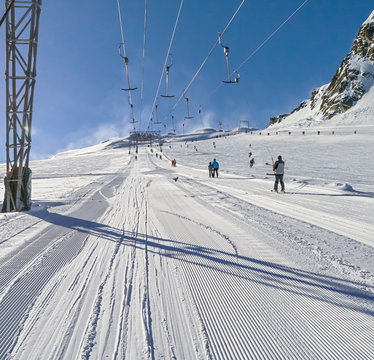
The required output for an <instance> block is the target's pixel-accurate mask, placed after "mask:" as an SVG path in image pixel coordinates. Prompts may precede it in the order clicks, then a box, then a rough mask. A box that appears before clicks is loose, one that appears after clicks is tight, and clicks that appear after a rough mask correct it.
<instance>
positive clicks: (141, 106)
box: [139, 0, 148, 127]
mask: <svg viewBox="0 0 374 360" xmlns="http://www.w3.org/2000/svg"><path fill="white" fill-rule="evenodd" d="M147 8H148V0H145V3H144V31H143V34H144V35H143V59H142V81H141V86H140V121H139V127H140V126H141V121H142V112H143V92H144V63H145V45H146V33H147V32H146V31H147Z"/></svg>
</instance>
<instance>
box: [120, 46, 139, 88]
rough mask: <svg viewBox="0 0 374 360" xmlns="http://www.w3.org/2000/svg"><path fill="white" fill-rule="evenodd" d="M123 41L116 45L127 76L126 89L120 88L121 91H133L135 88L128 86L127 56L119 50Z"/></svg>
mask: <svg viewBox="0 0 374 360" xmlns="http://www.w3.org/2000/svg"><path fill="white" fill-rule="evenodd" d="M122 45H123V43H121V44H119V47H118V52H119V56H120V57H121V58H122V59H123V62H124V64H125V69H126V78H127V89H121V90H123V91H133V90H136V89H137V88H136V87H135V88H132V87H131V86H130V76H129V58H128V57H127V56H124V55H123V54H122V52H121V47H122Z"/></svg>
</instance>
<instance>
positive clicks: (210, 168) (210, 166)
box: [208, 161, 213, 178]
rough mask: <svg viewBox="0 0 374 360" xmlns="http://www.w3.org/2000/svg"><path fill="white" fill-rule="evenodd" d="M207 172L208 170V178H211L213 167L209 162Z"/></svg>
mask: <svg viewBox="0 0 374 360" xmlns="http://www.w3.org/2000/svg"><path fill="white" fill-rule="evenodd" d="M208 170H209V177H210V178H211V177H212V173H213V165H212V162H211V161H210V162H209V165H208Z"/></svg>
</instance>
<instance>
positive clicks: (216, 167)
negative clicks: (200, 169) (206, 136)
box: [212, 159, 219, 177]
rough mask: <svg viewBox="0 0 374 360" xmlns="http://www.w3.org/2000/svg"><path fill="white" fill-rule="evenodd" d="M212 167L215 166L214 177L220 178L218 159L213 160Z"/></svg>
mask: <svg viewBox="0 0 374 360" xmlns="http://www.w3.org/2000/svg"><path fill="white" fill-rule="evenodd" d="M212 166H213V177H214V175H216V176H217V177H218V169H219V164H218V162H217V160H216V159H213V163H212Z"/></svg>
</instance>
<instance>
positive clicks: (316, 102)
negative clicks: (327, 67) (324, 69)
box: [270, 11, 374, 125]
mask: <svg viewBox="0 0 374 360" xmlns="http://www.w3.org/2000/svg"><path fill="white" fill-rule="evenodd" d="M373 84H374V11H373V12H372V13H371V14H370V16H369V18H368V19H367V20H366V21H365V22H364V23H363V24H362V26H361V28H360V31H359V33H358V35H357V37H356V39H355V41H354V43H353V46H352V50H351V52H350V53H349V54H348V55H347V56H346V57H345V59H344V60H343V61H342V63H341V65H340V66H339V68H338V70H337V71H336V73H335V75H334V76H333V78H332V80H331V82H330V83H329V84H327V85H325V86H323V87H321V88H318V89H315V90H314V91H313V93H312V97H311V99H310V100H306V101H303V102H302V103H301V104H300V105H299V106H298V107H297V108H296V109H294V110H293V111H292V112H291V114H293V113H294V112H297V111H300V110H301V109H303V108H305V107H307V106H309V107H310V110H311V111H312V112H313V113H315V115H317V116H319V117H322V118H324V119H330V118H332V117H333V116H334V115H336V114H338V113H343V112H345V111H346V110H348V109H349V108H350V107H352V106H354V105H355V104H356V103H357V101H358V100H359V99H360V98H361V97H362V96H363V95H364V94H365V93H366V92H367V91H368V90H369V89H370V87H371V86H373ZM286 117H287V115H284V114H283V115H280V116H278V117H274V118H271V119H270V125H273V124H275V123H278V122H280V121H282V120H284V119H285V118H286Z"/></svg>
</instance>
